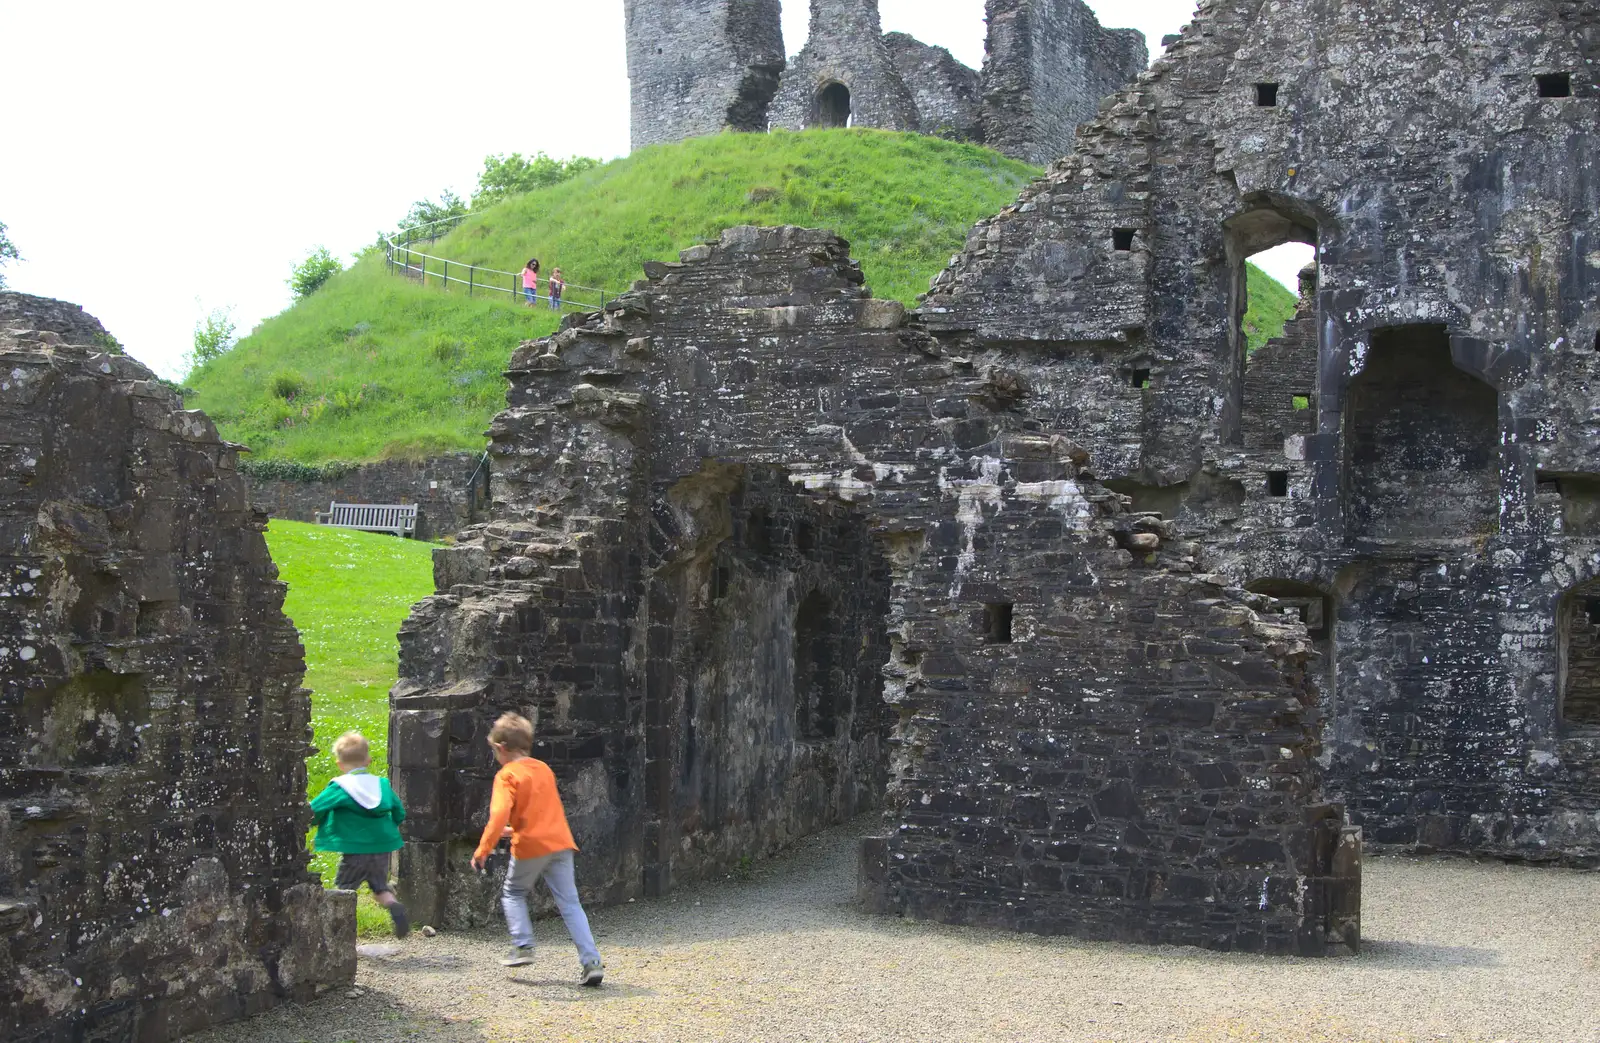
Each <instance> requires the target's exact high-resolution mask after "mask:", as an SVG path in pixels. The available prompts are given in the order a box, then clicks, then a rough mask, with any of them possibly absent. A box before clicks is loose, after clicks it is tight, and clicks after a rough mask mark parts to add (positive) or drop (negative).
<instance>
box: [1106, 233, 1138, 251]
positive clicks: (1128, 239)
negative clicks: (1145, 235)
mask: <svg viewBox="0 0 1600 1043" xmlns="http://www.w3.org/2000/svg"><path fill="white" fill-rule="evenodd" d="M1134 231H1135V230H1134V229H1132V228H1113V229H1112V230H1111V246H1112V248H1113V249H1115V250H1117V251H1118V252H1119V253H1127V252H1128V251H1130V250H1132V249H1133V234H1134Z"/></svg>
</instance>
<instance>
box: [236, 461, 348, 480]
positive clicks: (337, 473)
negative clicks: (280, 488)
mask: <svg viewBox="0 0 1600 1043" xmlns="http://www.w3.org/2000/svg"><path fill="white" fill-rule="evenodd" d="M355 469H356V465H355V464H347V463H345V462H344V461H342V460H331V461H329V462H328V463H325V464H303V463H301V462H300V461H298V460H271V459H268V460H240V461H239V473H240V474H243V475H244V476H245V477H246V478H253V479H255V480H256V481H258V482H302V483H304V484H306V485H310V484H312V483H314V482H334V481H338V480H339V479H340V478H343V477H344V476H345V475H347V474H349V473H350V472H351V471H353V470H355Z"/></svg>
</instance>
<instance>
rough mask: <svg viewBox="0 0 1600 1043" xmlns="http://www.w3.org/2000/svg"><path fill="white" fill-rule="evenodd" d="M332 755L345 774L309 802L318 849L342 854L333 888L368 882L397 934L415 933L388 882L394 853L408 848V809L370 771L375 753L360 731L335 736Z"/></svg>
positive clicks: (384, 781)
mask: <svg viewBox="0 0 1600 1043" xmlns="http://www.w3.org/2000/svg"><path fill="white" fill-rule="evenodd" d="M333 758H334V760H336V761H338V763H339V771H340V772H342V773H343V774H341V775H340V776H339V777H338V778H336V779H334V780H332V781H331V782H329V783H328V785H327V787H326V788H325V789H323V791H322V792H321V793H319V794H317V796H316V799H315V800H313V801H312V802H311V813H312V815H314V816H315V817H316V820H317V836H316V839H315V841H313V843H314V844H315V846H316V849H317V850H318V851H337V852H339V856H340V857H339V873H338V875H337V876H336V877H335V879H334V886H335V887H338V888H340V889H342V890H347V891H355V890H358V889H359V888H360V887H361V885H362V884H366V885H367V886H368V887H369V888H371V889H372V897H373V898H376V899H377V900H378V904H379V905H381V906H383V907H384V908H386V909H388V910H389V918H390V919H391V920H393V921H394V936H395V937H396V938H404V937H405V936H406V935H408V934H410V933H411V921H410V920H409V919H408V918H407V916H406V907H405V906H403V905H401V904H400V900H399V899H398V898H396V897H395V896H394V888H393V887H391V886H389V866H390V863H391V862H392V861H393V859H394V853H395V852H396V851H399V850H400V849H401V848H402V847H404V846H405V841H404V840H402V839H401V838H400V823H402V822H404V821H405V820H406V809H405V808H404V807H403V806H402V805H401V804H400V798H398V797H396V796H395V795H394V790H392V789H390V788H389V780H388V779H386V778H384V777H383V776H381V775H374V774H372V772H371V771H369V770H368V767H369V766H370V765H371V764H372V752H371V749H370V748H369V747H368V745H367V740H366V738H365V737H363V736H362V734H361V733H360V732H345V733H344V734H343V735H341V736H339V737H338V738H337V739H335V740H334V741H333Z"/></svg>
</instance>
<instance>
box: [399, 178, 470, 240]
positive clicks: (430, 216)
mask: <svg viewBox="0 0 1600 1043" xmlns="http://www.w3.org/2000/svg"><path fill="white" fill-rule="evenodd" d="M466 214H467V203H466V200H464V199H462V198H461V197H460V196H458V195H456V194H455V193H454V192H452V191H450V190H449V189H448V188H447V189H445V190H444V191H443V192H440V193H439V198H438V199H437V200H433V199H419V200H417V201H416V202H415V203H412V204H411V209H410V210H407V211H406V216H404V217H402V218H401V219H400V227H399V230H398V232H397V233H396V234H397V235H398V234H399V232H407V231H410V230H411V229H413V228H421V227H423V226H424V225H431V224H436V223H438V222H440V221H448V220H450V219H451V218H452V217H465V216H466Z"/></svg>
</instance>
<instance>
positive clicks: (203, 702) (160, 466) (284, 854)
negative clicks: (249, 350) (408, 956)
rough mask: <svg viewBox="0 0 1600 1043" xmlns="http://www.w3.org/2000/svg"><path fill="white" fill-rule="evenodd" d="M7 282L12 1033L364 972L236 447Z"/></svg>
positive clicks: (1, 969) (1, 300)
mask: <svg viewBox="0 0 1600 1043" xmlns="http://www.w3.org/2000/svg"><path fill="white" fill-rule="evenodd" d="M108 340H109V338H108V337H107V336H106V332H105V330H104V329H103V328H101V326H100V324H99V323H98V322H96V321H95V320H94V319H93V318H90V317H89V316H87V315H85V314H84V313H83V311H82V310H81V309H79V308H77V307H75V306H73V305H69V304H63V303H62V302H60V301H51V300H44V299H42V298H38V297H29V296H26V295H23V294H15V293H0V373H4V374H5V375H4V377H3V378H0V484H3V485H4V489H5V493H4V495H3V496H0V1039H5V1040H7V1041H12V1043H69V1041H71V1043H78V1041H84V1040H106V1041H111V1040H117V1041H122V1040H139V1041H141V1043H145V1041H148V1043H165V1041H167V1040H172V1039H176V1038H178V1037H179V1036H182V1035H185V1034H187V1033H189V1032H193V1031H195V1030H196V1029H198V1028H201V1027H203V1026H205V1025H209V1024H212V1023H215V1022H219V1021H228V1020H231V1019H234V1018H239V1017H243V1016H246V1015H248V1014H252V1013H255V1012H257V1011H260V1010H264V1009H265V1008H267V1007H270V1006H272V1005H274V1004H276V1003H279V1002H282V1001H283V1000H285V999H292V1000H305V999H310V998H311V997H313V996H314V995H315V994H316V992H317V990H318V989H319V988H321V987H325V986H329V985H335V984H340V983H345V982H349V981H350V980H352V979H353V978H354V976H355V950H354V946H355V902H354V896H353V895H351V894H350V893H349V892H337V893H335V892H325V891H323V889H322V885H321V882H320V881H319V880H318V879H317V878H316V877H315V876H314V875H313V874H311V873H310V872H308V871H307V868H306V859H307V855H306V850H305V835H306V830H307V828H308V826H309V825H310V818H311V816H310V811H309V809H308V807H307V804H306V768H305V757H306V754H307V752H308V749H309V739H310V729H311V725H310V716H311V703H310V699H309V698H308V696H309V693H308V692H307V691H306V690H305V689H304V688H302V687H300V681H301V677H302V675H303V674H304V673H305V660H304V653H303V651H302V649H301V647H300V641H299V637H298V635H297V634H296V633H295V629H294V626H293V625H292V624H291V623H290V622H289V620H288V619H287V618H285V616H284V614H283V609H282V606H283V594H284V586H283V584H282V583H280V582H278V580H277V572H276V570H275V569H274V568H273V565H272V560H271V559H270V558H269V557H268V555H267V544H266V540H265V538H264V537H263V535H262V530H263V529H264V527H265V524H266V519H265V517H264V516H263V515H261V514H259V513H258V512H256V511H254V510H253V509H252V508H251V506H250V502H249V498H248V492H247V490H246V488H245V483H244V479H243V478H242V477H241V476H240V475H239V473H238V472H237V470H236V469H235V462H236V457H237V452H238V447H237V446H233V445H230V444H228V443H226V442H223V441H222V440H221V439H219V438H218V437H217V433H216V429H215V428H214V427H213V426H212V425H211V421H209V420H208V419H206V417H205V415H204V414H201V413H198V412H192V411H186V410H184V409H183V406H182V403H181V401H180V400H179V398H178V395H177V394H176V393H175V392H173V391H171V390H169V389H168V388H166V387H164V386H163V385H162V384H161V383H160V382H159V381H157V380H156V378H155V375H154V374H152V373H151V372H150V371H149V370H147V369H145V368H144V367H143V366H141V365H140V364H139V363H137V362H135V361H133V360H132V359H130V358H127V357H126V356H122V355H112V354H107V353H106V351H105V348H104V345H105V344H106V343H107V341H108Z"/></svg>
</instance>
